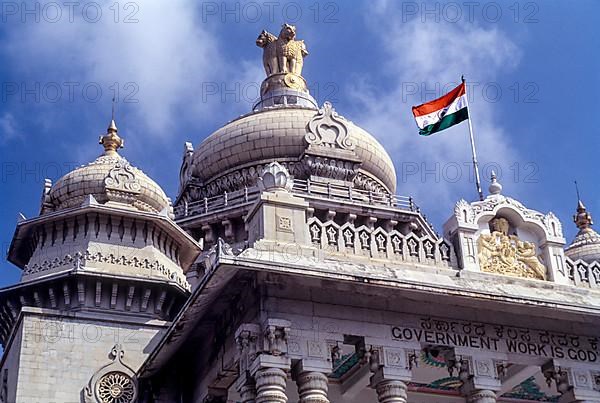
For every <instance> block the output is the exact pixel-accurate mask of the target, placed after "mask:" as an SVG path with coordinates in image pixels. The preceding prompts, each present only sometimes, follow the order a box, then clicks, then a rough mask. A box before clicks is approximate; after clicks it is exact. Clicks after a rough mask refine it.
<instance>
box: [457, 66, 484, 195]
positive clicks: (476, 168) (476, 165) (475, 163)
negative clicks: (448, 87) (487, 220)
mask: <svg viewBox="0 0 600 403" xmlns="http://www.w3.org/2000/svg"><path fill="white" fill-rule="evenodd" d="M461 80H462V82H463V84H465V103H466V104H467V113H468V114H469V118H468V119H467V120H468V121H469V137H470V139H471V153H472V154H473V170H474V171H475V185H476V186H477V193H478V194H479V200H480V201H483V192H482V191H481V179H480V178H479V165H478V164H477V152H476V151H475V139H474V137H473V125H472V124H471V111H470V109H469V95H468V93H467V82H466V80H465V76H462V77H461Z"/></svg>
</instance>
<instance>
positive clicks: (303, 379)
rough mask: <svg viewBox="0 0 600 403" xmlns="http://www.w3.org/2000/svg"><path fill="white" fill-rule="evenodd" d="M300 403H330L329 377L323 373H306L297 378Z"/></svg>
mask: <svg viewBox="0 0 600 403" xmlns="http://www.w3.org/2000/svg"><path fill="white" fill-rule="evenodd" d="M296 383H297V384H298V395H299V396H300V399H299V400H298V403H329V398H328V397H327V391H328V389H329V388H328V386H327V375H325V374H323V373H322V372H316V371H304V372H302V373H300V374H299V375H298V376H297V378H296Z"/></svg>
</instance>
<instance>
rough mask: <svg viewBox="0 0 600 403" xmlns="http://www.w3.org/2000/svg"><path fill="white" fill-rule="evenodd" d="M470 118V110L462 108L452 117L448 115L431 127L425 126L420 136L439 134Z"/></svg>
mask: <svg viewBox="0 0 600 403" xmlns="http://www.w3.org/2000/svg"><path fill="white" fill-rule="evenodd" d="M468 118H469V110H468V108H462V109H460V110H458V111H456V112H454V113H453V114H451V115H446V116H444V117H443V118H442V120H440V121H439V122H437V123H434V124H432V125H429V126H425V127H424V128H423V129H421V130H419V134H420V135H421V136H430V135H432V134H433V133H437V132H439V131H442V130H444V129H447V128H449V127H450V126H454V125H455V124H458V123H460V122H462V121H463V120H466V119H468Z"/></svg>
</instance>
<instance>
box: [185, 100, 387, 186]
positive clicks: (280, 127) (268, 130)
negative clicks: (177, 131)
mask: <svg viewBox="0 0 600 403" xmlns="http://www.w3.org/2000/svg"><path fill="white" fill-rule="evenodd" d="M308 156H311V157H310V158H307V157H308ZM272 161H278V162H279V163H282V164H284V165H286V166H287V168H288V170H289V171H290V172H291V173H292V175H294V177H296V178H298V179H311V177H312V178H314V177H322V178H324V179H331V180H333V181H336V180H338V181H345V182H351V183H352V184H353V186H355V187H357V188H359V189H365V190H374V191H383V192H387V193H394V192H395V190H396V172H395V169H394V165H393V163H392V160H391V158H390V156H389V155H388V153H387V152H386V151H385V149H384V148H383V146H382V145H381V144H380V143H379V142H378V141H377V140H376V139H375V138H374V137H373V136H372V135H370V134H369V133H367V132H366V131H365V130H363V129H361V128H360V127H358V126H357V125H355V124H354V123H352V122H350V121H348V120H346V119H345V118H343V117H341V116H339V115H338V114H337V113H335V111H334V109H333V108H332V107H331V105H330V104H329V103H325V105H324V107H323V108H322V109H318V110H317V109H315V108H309V107H297V106H287V107H275V108H264V109H261V110H258V111H254V112H252V113H250V114H247V115H244V116H242V117H240V118H238V119H236V120H234V121H232V122H230V123H229V124H227V125H225V126H224V127H222V128H220V129H219V130H217V131H216V132H214V133H213V134H212V135H210V136H209V137H208V138H206V139H205V140H204V141H203V142H202V143H201V144H200V146H199V147H198V148H197V149H196V151H195V152H194V154H193V157H192V169H191V171H192V175H193V176H194V177H196V178H198V179H200V181H201V182H202V184H203V186H204V187H205V188H206V189H212V191H209V194H208V195H209V196H211V195H213V194H217V193H220V192H222V191H232V190H236V189H235V188H236V187H238V188H239V186H236V182H237V183H238V185H241V186H247V185H253V184H254V183H253V182H254V180H253V179H255V178H256V177H258V175H259V174H260V172H259V171H260V170H261V169H262V167H264V166H265V165H266V164H268V163H270V162H272Z"/></svg>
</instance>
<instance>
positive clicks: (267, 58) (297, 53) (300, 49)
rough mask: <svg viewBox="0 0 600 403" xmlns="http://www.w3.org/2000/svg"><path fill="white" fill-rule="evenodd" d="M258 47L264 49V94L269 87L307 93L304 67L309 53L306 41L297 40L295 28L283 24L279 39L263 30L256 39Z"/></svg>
mask: <svg viewBox="0 0 600 403" xmlns="http://www.w3.org/2000/svg"><path fill="white" fill-rule="evenodd" d="M256 46H258V47H260V48H262V49H263V66H264V68H265V73H266V74H267V79H266V80H265V82H264V83H263V85H266V86H265V87H263V91H262V92H263V93H264V92H265V91H266V89H267V87H270V88H271V89H273V88H276V87H280V86H283V87H288V88H292V89H295V90H299V91H307V89H306V82H305V80H304V78H303V77H302V66H303V65H304V57H306V56H307V55H308V51H307V50H306V45H305V44H304V41H298V40H296V27H295V26H293V25H290V24H283V25H282V27H281V31H280V33H279V36H278V37H277V36H275V35H273V34H271V33H270V32H267V31H264V30H263V31H262V32H261V33H260V35H258V38H256Z"/></svg>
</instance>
